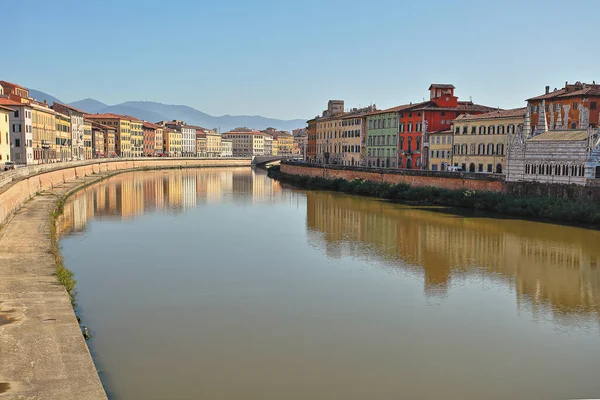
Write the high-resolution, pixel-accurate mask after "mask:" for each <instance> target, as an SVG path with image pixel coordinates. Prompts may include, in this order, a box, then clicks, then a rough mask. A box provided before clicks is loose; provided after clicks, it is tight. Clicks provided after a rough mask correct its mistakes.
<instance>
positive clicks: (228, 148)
mask: <svg viewBox="0 0 600 400" xmlns="http://www.w3.org/2000/svg"><path fill="white" fill-rule="evenodd" d="M221 157H233V141H231V140H229V139H222V140H221Z"/></svg>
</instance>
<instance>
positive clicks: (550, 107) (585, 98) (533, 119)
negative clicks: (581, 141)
mask: <svg viewBox="0 0 600 400" xmlns="http://www.w3.org/2000/svg"><path fill="white" fill-rule="evenodd" d="M527 104H528V111H529V113H530V128H529V127H528V126H526V127H525V129H528V128H529V129H530V132H527V133H528V134H529V133H530V134H532V135H536V134H539V133H543V132H545V131H547V130H567V129H587V128H597V127H598V122H599V121H598V120H599V118H598V117H599V115H598V114H599V112H600V85H597V84H596V82H593V83H592V84H587V83H581V82H576V83H574V84H569V83H568V82H565V87H564V88H562V89H554V90H553V91H550V86H546V92H545V93H544V94H542V95H540V96H536V97H532V98H530V99H528V100H527ZM540 117H541V118H540ZM544 117H545V118H544ZM544 119H545V121H544ZM526 125H527V121H526Z"/></svg>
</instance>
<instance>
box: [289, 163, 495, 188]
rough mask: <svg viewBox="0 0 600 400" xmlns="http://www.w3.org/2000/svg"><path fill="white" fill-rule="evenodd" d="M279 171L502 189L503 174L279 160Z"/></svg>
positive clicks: (450, 186) (447, 186)
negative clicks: (340, 165) (324, 164)
mask: <svg viewBox="0 0 600 400" xmlns="http://www.w3.org/2000/svg"><path fill="white" fill-rule="evenodd" d="M281 172H283V173H286V174H290V175H300V176H311V177H319V178H325V179H338V178H342V179H345V180H348V181H351V180H353V179H365V180H368V181H373V182H379V183H391V184H399V183H406V184H409V185H411V186H419V187H421V186H436V187H441V188H445V189H464V190H467V189H471V190H477V191H480V190H484V191H489V192H504V191H505V190H506V186H505V183H504V178H503V177H502V176H500V175H493V174H470V173H461V172H438V171H422V170H390V169H374V168H360V167H338V166H327V167H325V168H324V167H323V166H318V165H311V164H299V163H281Z"/></svg>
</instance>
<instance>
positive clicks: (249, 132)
mask: <svg viewBox="0 0 600 400" xmlns="http://www.w3.org/2000/svg"><path fill="white" fill-rule="evenodd" d="M229 134H234V135H264V133H263V132H259V131H229V132H225V133H224V134H223V136H224V135H229Z"/></svg>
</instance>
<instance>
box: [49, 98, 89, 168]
mask: <svg viewBox="0 0 600 400" xmlns="http://www.w3.org/2000/svg"><path fill="white" fill-rule="evenodd" d="M52 109H53V110H55V111H57V112H59V113H61V114H65V115H67V116H68V117H69V120H70V121H71V128H70V132H71V137H70V138H69V143H70V146H71V151H70V153H71V159H72V160H84V159H85V144H84V137H83V136H84V134H85V127H84V115H85V113H84V112H83V111H81V110H78V109H76V108H74V107H71V106H68V105H66V104H62V103H54V104H52Z"/></svg>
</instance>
